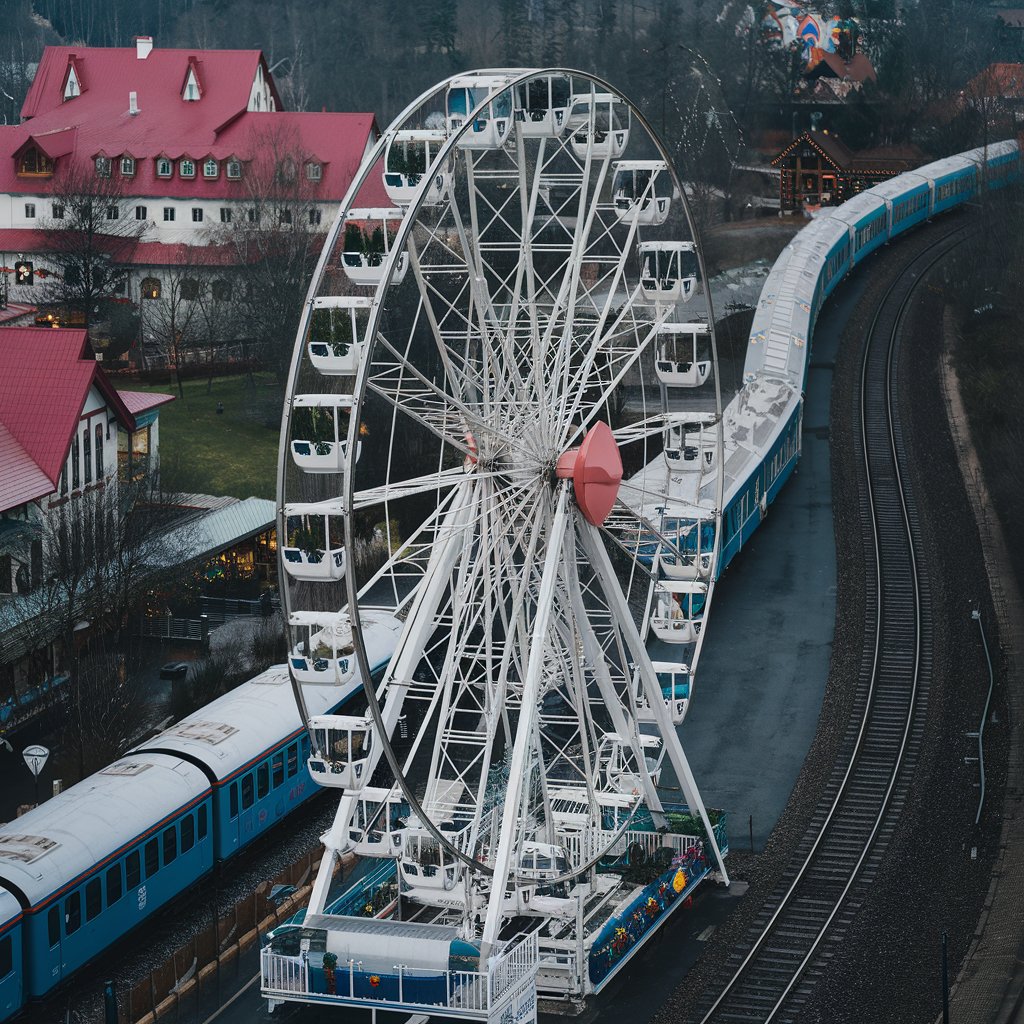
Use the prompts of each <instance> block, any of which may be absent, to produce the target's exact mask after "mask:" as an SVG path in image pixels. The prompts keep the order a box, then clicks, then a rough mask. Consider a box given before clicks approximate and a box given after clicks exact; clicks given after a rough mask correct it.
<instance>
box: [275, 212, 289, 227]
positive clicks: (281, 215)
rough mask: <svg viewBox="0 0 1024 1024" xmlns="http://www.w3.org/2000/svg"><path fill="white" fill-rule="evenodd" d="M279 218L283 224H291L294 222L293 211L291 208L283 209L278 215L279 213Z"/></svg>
mask: <svg viewBox="0 0 1024 1024" xmlns="http://www.w3.org/2000/svg"><path fill="white" fill-rule="evenodd" d="M277 219H278V220H279V221H280V222H281V223H282V224H291V222H292V211H291V210H281V211H280V212H279V213H278V215H277Z"/></svg>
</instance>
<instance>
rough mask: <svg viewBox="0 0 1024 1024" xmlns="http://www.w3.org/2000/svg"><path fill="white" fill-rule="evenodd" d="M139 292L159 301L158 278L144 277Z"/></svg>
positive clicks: (143, 295)
mask: <svg viewBox="0 0 1024 1024" xmlns="http://www.w3.org/2000/svg"><path fill="white" fill-rule="evenodd" d="M140 292H141V294H142V297H143V298H144V299H159V298H160V278H158V277H144V278H143V279H142V285H141V286H140ZM133 436H134V435H133Z"/></svg>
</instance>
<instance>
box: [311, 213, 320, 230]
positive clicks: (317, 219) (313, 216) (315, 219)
mask: <svg viewBox="0 0 1024 1024" xmlns="http://www.w3.org/2000/svg"><path fill="white" fill-rule="evenodd" d="M320 217H321V213H320V211H319V210H310V211H309V223H310V224H312V225H313V226H314V227H315V226H316V225H317V224H319V223H320Z"/></svg>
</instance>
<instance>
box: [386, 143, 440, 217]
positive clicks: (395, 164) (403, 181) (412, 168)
mask: <svg viewBox="0 0 1024 1024" xmlns="http://www.w3.org/2000/svg"><path fill="white" fill-rule="evenodd" d="M447 137H448V135H447V133H446V132H444V131H441V130H439V129H434V130H431V129H427V128H424V129H422V130H409V131H399V132H395V134H394V135H393V136H392V137H391V141H390V142H389V143H388V148H387V152H386V153H385V155H384V174H383V178H384V190H385V191H386V192H387V194H388V198H389V199H390V200H391V202H393V203H395V204H396V205H397V206H409V205H410V204H411V203H413V202H415V200H416V198H417V196H418V195H419V194H420V192H421V191H422V193H423V205H424V206H437V204H438V203H440V202H441V201H442V200H443V199H444V197H445V195H446V194H447V192H448V186H449V185H450V184H451V177H452V174H451V168H450V167H449V166H444V167H434V166H432V165H433V163H434V159H435V157H436V156H437V153H438V151H439V150H440V148H441V147H442V146H443V145H444V142H445V139H447ZM428 175H429V177H428ZM425 178H426V179H427V180H426V181H425V180H424V179H425Z"/></svg>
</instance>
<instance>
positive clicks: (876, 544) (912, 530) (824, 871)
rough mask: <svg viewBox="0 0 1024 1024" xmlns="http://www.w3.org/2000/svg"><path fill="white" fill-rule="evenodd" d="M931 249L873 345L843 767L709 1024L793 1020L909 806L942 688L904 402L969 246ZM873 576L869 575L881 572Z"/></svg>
mask: <svg viewBox="0 0 1024 1024" xmlns="http://www.w3.org/2000/svg"><path fill="white" fill-rule="evenodd" d="M966 230H967V229H966V228H963V227H959V228H956V229H954V230H953V231H951V232H948V233H947V234H945V235H943V236H942V237H940V238H939V239H937V240H936V241H934V242H933V243H932V244H930V245H929V246H928V247H927V248H926V249H925V250H924V251H923V252H922V253H920V254H919V255H918V256H917V257H916V258H915V259H914V260H912V261H911V262H910V264H909V265H907V266H906V267H905V268H904V269H903V271H902V272H901V273H900V274H899V276H898V277H897V278H896V280H895V281H894V282H893V283H892V285H890V287H889V288H888V290H887V291H886V293H885V295H884V297H883V298H882V301H881V302H880V303H879V305H878V307H877V310H876V312H875V316H874V319H873V320H872V322H871V326H870V328H869V330H868V333H867V338H866V341H865V345H864V354H863V361H862V366H861V375H860V381H859V387H858V391H857V395H856V396H855V397H856V409H857V418H858V420H859V428H860V429H859V431H858V430H857V429H856V427H855V429H854V450H855V453H856V454H855V458H856V459H857V460H858V462H859V466H860V468H859V473H860V482H861V486H860V521H861V528H862V533H863V546H864V560H865V565H866V566H868V567H869V571H868V572H867V574H866V580H865V626H864V648H863V652H862V655H861V663H860V671H859V677H858V681H857V687H856V692H855V695H854V700H853V706H852V709H851V713H850V722H849V725H848V726H847V729H846V733H845V735H844V737H843V740H842V743H841V746H840V750H839V753H838V755H837V758H836V763H835V767H834V768H833V770H832V774H831V776H830V778H829V781H828V785H827V786H826V788H825V790H824V792H823V794H822V796H821V799H820V800H819V803H818V806H817V808H816V809H815V812H814V815H813V817H812V819H811V821H810V824H809V826H808V829H807V833H806V834H805V835H804V837H803V838H802V839H801V841H800V843H799V844H798V846H797V848H796V851H795V854H794V856H793V858H792V860H791V862H790V865H789V867H788V868H787V870H786V871H785V872H784V873H783V875H782V876H781V877H780V879H779V882H778V884H777V885H776V887H775V890H774V891H773V893H772V896H771V898H770V899H769V900H768V902H767V903H766V904H765V907H764V908H763V909H762V910H761V912H760V914H759V915H758V916H757V918H756V919H755V920H754V922H753V924H752V925H751V927H750V929H749V931H748V933H747V936H746V938H745V940H744V943H743V944H742V945H741V946H739V947H737V949H736V950H735V951H734V952H733V953H732V954H731V958H730V964H729V969H730V970H731V971H732V972H733V973H732V976H731V977H730V978H728V980H726V981H725V984H724V985H721V984H720V985H718V986H715V990H714V991H715V992H716V995H715V996H714V998H713V1001H712V1000H711V999H710V998H709V999H705V1002H704V1004H703V1008H702V1013H701V1015H700V1018H699V1019H700V1020H701V1024H712V1022H719V1021H748V1022H749V1021H758V1022H765V1024H767V1022H769V1021H772V1022H779V1024H781V1022H784V1021H795V1020H797V1019H798V1017H799V1015H800V1011H801V1009H802V1007H803V1006H804V1004H805V1003H806V1001H807V999H808V997H809V996H810V993H811V991H812V989H813V987H814V985H815V983H816V981H817V980H818V979H819V978H820V977H821V975H822V973H823V972H824V971H825V970H826V969H827V967H828V963H829V961H830V959H831V958H832V956H833V955H834V953H835V950H836V948H837V946H838V944H839V943H840V942H841V940H842V936H843V933H844V932H845V930H846V928H847V927H848V926H849V924H850V922H851V921H852V920H853V917H854V915H855V914H856V913H857V910H858V909H859V907H860V904H861V902H862V901H863V898H864V895H865V893H866V892H867V890H868V888H869V887H870V885H871V883H872V881H873V880H874V878H875V875H876V874H877V872H878V869H879V866H880V864H881V862H882V859H883V857H884V856H885V852H886V848H887V846H888V844H889V840H890V839H891V838H892V834H893V831H894V829H895V827H896V823H897V821H898V818H899V814H900V811H901V809H902V807H903V805H904V802H905V801H906V799H907V794H908V790H909V786H910V778H911V775H912V772H913V769H914V767H915V765H916V763H917V760H918V755H919V750H920V744H921V738H922V734H923V730H924V721H925V714H926V711H927V702H928V691H929V682H930V676H931V653H930V652H931V629H932V620H931V601H930V597H929V591H928V581H927V576H926V573H925V571H924V569H923V567H922V566H921V565H919V563H918V560H917V557H916V554H915V549H916V548H917V547H919V545H920V536H919V521H918V516H917V512H916V509H915V505H914V500H913V493H912V489H911V486H910V483H909V481H908V479H907V473H906V467H907V464H908V452H907V450H906V448H905V445H904V439H903V431H902V428H901V423H900V413H899V406H898V402H897V400H896V391H897V374H896V372H895V367H896V361H897V358H898V354H899V339H900V334H901V327H902V322H903V318H904V314H905V312H906V309H907V307H908V305H909V303H910V300H911V298H912V296H913V294H914V290H915V288H916V286H917V285H918V283H920V281H921V280H922V278H923V277H924V275H925V273H926V272H927V271H928V270H929V269H930V268H931V267H932V266H933V265H934V264H935V263H937V262H938V261H939V260H940V259H942V257H943V256H944V255H946V253H947V252H949V251H950V250H951V249H952V248H953V247H954V246H955V245H956V244H957V243H958V242H959V241H961V239H962V237H963V234H964V232H965V231H966ZM872 566H873V568H874V572H871V571H870V567H872Z"/></svg>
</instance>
